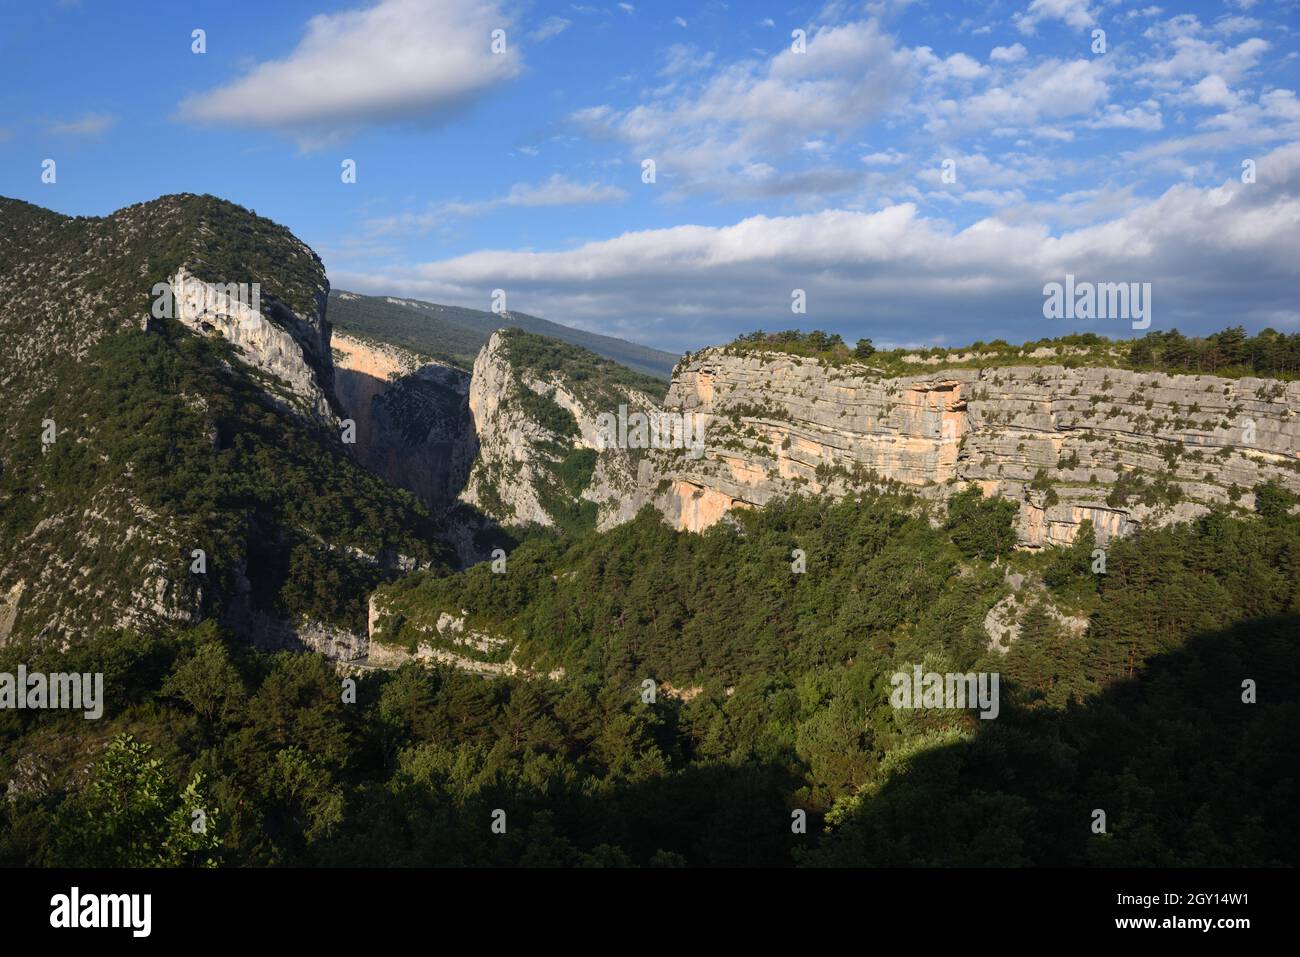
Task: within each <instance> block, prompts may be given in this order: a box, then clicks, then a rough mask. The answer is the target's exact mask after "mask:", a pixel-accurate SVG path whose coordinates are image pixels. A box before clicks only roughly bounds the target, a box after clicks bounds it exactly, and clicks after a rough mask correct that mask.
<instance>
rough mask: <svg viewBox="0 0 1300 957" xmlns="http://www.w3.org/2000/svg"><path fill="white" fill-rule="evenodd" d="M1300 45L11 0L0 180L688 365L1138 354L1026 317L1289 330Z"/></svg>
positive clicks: (1100, 8)
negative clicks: (648, 350)
mask: <svg viewBox="0 0 1300 957" xmlns="http://www.w3.org/2000/svg"><path fill="white" fill-rule="evenodd" d="M1297 27H1300V6H1298V4H1297V0H1284V2H1279V0H1257V2H1252V0H1237V2H1226V3H1225V2H1218V3H1210V2H1205V3H1177V4H1175V3H1171V2H1165V0H1156V2H1147V3H1143V2H1137V3H1130V2H1108V0H1094V2H1088V0H1020V2H992V3H986V2H978V3H940V2H928V3H927V2H888V0H881V2H871V3H848V2H844V3H840V2H833V0H832V2H830V3H810V4H801V3H789V2H785V3H775V2H773V3H767V2H761V0H758V2H743V3H742V2H735V0H733V2H730V3H717V2H706V3H688V2H680V3H679V2H662V0H660V2H653V3H651V2H639V3H637V2H632V3H591V4H574V3H559V2H532V3H527V2H520V3H508V2H487V0H382V2H371V3H359V2H356V0H344V2H328V0H312V2H298V0H277V2H276V3H265V2H258V3H242V2H233V0H225V2H220V3H191V4H178V3H173V2H165V3H164V2H158V3H154V2H146V0H134V2H131V3H119V2H110V0H80V2H71V0H65V2H55V0H49V2H46V0H21V2H20V0H0V194H3V195H6V196H13V197H17V198H20V199H25V200H28V201H31V202H34V203H38V204H40V205H43V206H47V207H50V208H53V209H56V210H58V211H60V212H64V213H69V214H90V215H101V214H105V213H108V212H111V211H113V210H115V209H117V208H120V207H122V206H125V205H128V204H130V203H134V202H139V201H141V200H145V199H150V198H153V197H155V196H158V195H160V194H163V193H170V192H181V191H188V192H210V193H214V194H217V195H220V196H224V197H226V198H229V199H232V200H234V201H236V202H239V203H242V204H244V205H246V206H250V207H252V208H254V209H256V210H257V211H258V212H259V213H261V214H262V215H265V216H269V217H271V218H273V219H275V220H277V221H279V222H282V223H284V224H285V225H287V226H288V227H289V228H291V229H292V230H293V231H294V232H295V233H296V234H297V235H298V236H299V237H301V238H302V239H303V240H304V241H306V242H307V243H309V244H310V245H311V246H312V247H313V248H314V249H316V251H317V252H318V253H319V254H320V255H321V257H322V258H323V259H324V261H325V264H326V267H327V269H328V272H329V275H330V279H331V282H332V283H333V285H334V286H335V287H336V288H348V289H354V290H357V291H362V292H370V293H391V294H398V295H406V296H416V297H420V298H426V299H431V300H434V301H439V302H451V303H455V304H458V305H466V306H474V307H478V308H487V307H488V305H489V303H490V301H491V295H492V290H494V289H504V290H505V291H506V294H507V305H508V306H509V308H511V309H516V310H520V311H524V312H531V313H534V314H537V315H542V316H545V317H546V318H549V319H553V320H555V321H558V322H565V323H568V324H572V325H578V326H582V327H584V328H587V329H590V330H593V331H597V332H604V333H608V334H612V335H620V336H624V337H626V338H630V339H634V340H637V341H641V342H644V343H647V344H649V345H654V346H658V347H661V348H665V349H669V350H672V351H679V350H684V349H691V348H697V347H699V346H702V345H705V344H709V343H712V342H718V341H725V340H727V339H730V338H731V337H733V336H734V335H735V334H736V333H738V332H742V331H748V330H752V329H754V328H759V327H761V328H765V329H769V330H770V329H778V328H789V327H795V326H799V327H803V328H813V327H820V328H825V329H830V330H833V331H837V332H840V333H841V334H842V335H844V336H845V338H846V339H849V340H850V341H852V340H854V339H856V338H857V337H859V336H870V337H872V338H873V339H874V340H875V341H876V342H877V344H878V345H885V346H892V345H917V344H922V345H926V344H954V345H955V344H962V343H967V342H970V341H973V340H975V339H990V338H994V337H998V336H1002V337H1005V338H1008V339H1011V340H1013V341H1015V340H1024V339H1032V338H1038V337H1041V336H1046V335H1057V334H1061V333H1065V332H1070V331H1088V330H1091V331H1096V332H1101V333H1103V334H1106V335H1112V336H1124V335H1131V334H1133V333H1132V331H1131V329H1130V324H1129V323H1128V322H1126V321H1123V320H1121V319H1097V320H1048V319H1045V318H1044V316H1043V312H1042V303H1043V292H1042V287H1043V285H1044V284H1045V283H1048V282H1053V281H1061V280H1062V279H1063V278H1064V276H1065V275H1066V274H1067V273H1070V274H1073V275H1075V276H1077V277H1078V278H1079V279H1080V280H1086V281H1094V282H1150V283H1152V287H1153V308H1152V319H1153V322H1152V328H1156V329H1166V328H1170V327H1172V326H1175V325H1176V326H1178V327H1179V328H1181V329H1183V330H1184V331H1199V332H1208V331H1212V330H1214V329H1218V328H1222V327H1223V326H1225V325H1228V324H1235V323H1241V324H1244V325H1246V326H1247V327H1249V328H1251V329H1259V328H1263V327H1264V326H1273V327H1274V328H1279V329H1284V330H1287V331H1298V330H1300V295H1298V294H1300V256H1297V250H1300V102H1298V101H1297V96H1296V92H1295V91H1296V90H1297V89H1300V55H1298V52H1300V43H1298V42H1297V36H1296V30H1297ZM196 28H201V29H203V30H204V31H205V32H206V44H207V49H206V52H204V53H202V54H196V53H194V52H193V51H192V43H193V41H192V31H193V30H195V29H196ZM494 30H503V31H504V37H505V47H504V52H493V50H492V48H491V47H492V33H493V31H494ZM795 30H802V31H804V42H803V44H802V50H798V49H796V46H797V40H796V38H794V37H792V31H795ZM1098 30H1101V31H1104V38H1101V39H1104V49H1103V48H1101V47H1100V46H1099V42H1098V39H1099V38H1098V37H1097V36H1096V34H1095V31H1098ZM47 158H53V159H55V160H56V162H57V164H58V166H57V182H55V183H53V184H45V183H42V182H41V162H42V160H44V159H47ZM347 159H351V160H354V161H355V163H356V168H357V181H356V182H355V183H349V184H345V183H343V182H342V181H341V177H340V169H341V163H342V162H343V161H344V160H347ZM646 159H653V160H654V162H655V181H654V182H653V183H646V182H643V175H642V172H643V161H644V160H646ZM1246 161H1250V162H1251V163H1253V164H1254V172H1255V175H1254V177H1253V179H1254V181H1253V182H1243V181H1242V180H1243V169H1242V164H1243V162H1246ZM945 164H947V169H948V170H949V171H950V173H951V174H955V175H949V176H946V177H945ZM1247 178H1249V177H1247ZM795 289H801V290H803V291H804V293H805V296H806V301H807V312H806V314H800V315H796V314H794V313H792V311H791V301H792V293H793V291H794V290H795Z"/></svg>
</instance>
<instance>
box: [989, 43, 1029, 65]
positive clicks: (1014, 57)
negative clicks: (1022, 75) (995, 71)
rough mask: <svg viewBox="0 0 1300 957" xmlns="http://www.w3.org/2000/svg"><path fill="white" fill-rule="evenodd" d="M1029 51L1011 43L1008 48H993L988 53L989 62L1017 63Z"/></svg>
mask: <svg viewBox="0 0 1300 957" xmlns="http://www.w3.org/2000/svg"><path fill="white" fill-rule="evenodd" d="M1028 52H1029V51H1028V50H1026V49H1025V48H1024V46H1022V45H1021V44H1019V43H1013V44H1011V46H1009V47H994V48H993V51H992V52H991V53H989V60H990V61H991V62H993V63H1017V62H1019V61H1020V60H1023V59H1024V58H1025V54H1026V53H1028Z"/></svg>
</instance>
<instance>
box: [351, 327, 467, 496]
mask: <svg viewBox="0 0 1300 957" xmlns="http://www.w3.org/2000/svg"><path fill="white" fill-rule="evenodd" d="M332 345H333V352H334V391H335V395H336V397H337V398H338V401H339V404H340V406H341V407H342V410H343V414H344V415H345V416H346V417H347V418H350V419H352V420H353V421H354V422H355V423H356V444H355V446H354V451H355V455H356V458H357V460H358V461H360V462H361V463H363V464H364V465H366V466H367V467H368V468H370V469H371V470H372V471H374V472H376V473H377V474H379V475H381V476H383V477H384V478H386V479H387V480H388V481H390V482H392V483H393V484H394V485H398V486H400V487H402V488H404V489H407V490H408V491H411V492H414V493H415V494H416V495H418V496H419V497H420V498H421V499H422V500H423V501H424V502H425V504H427V505H429V506H430V507H432V508H440V507H444V506H446V505H447V504H449V503H450V502H451V501H453V500H454V499H455V498H456V495H457V493H458V492H459V491H460V490H461V488H462V487H463V486H464V484H465V478H466V475H467V474H468V472H469V467H470V464H471V462H472V461H473V459H474V455H475V453H476V451H477V442H476V441H475V435H474V430H473V426H472V424H471V420H470V405H469V385H470V377H469V376H468V375H467V374H466V373H465V372H463V371H461V370H460V369H457V368H455V367H454V366H451V365H448V364H447V363H443V362H438V361H436V360H433V359H430V358H428V357H426V356H421V355H419V354H418V353H415V352H412V351H410V350H408V349H402V348H400V347H398V346H393V345H389V344H387V343H381V342H376V341H374V340H371V339H367V338H363V337H360V336H356V335H349V334H348V333H344V332H339V331H337V330H335V332H334V337H333V342H332Z"/></svg>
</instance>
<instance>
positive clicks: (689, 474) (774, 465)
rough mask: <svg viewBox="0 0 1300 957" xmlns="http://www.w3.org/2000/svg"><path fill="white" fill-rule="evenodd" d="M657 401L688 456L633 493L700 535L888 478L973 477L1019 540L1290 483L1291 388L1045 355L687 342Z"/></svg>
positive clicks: (1296, 446) (932, 485)
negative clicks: (998, 503)
mask: <svg viewBox="0 0 1300 957" xmlns="http://www.w3.org/2000/svg"><path fill="white" fill-rule="evenodd" d="M666 406H667V408H669V409H673V410H679V411H684V412H695V413H699V414H700V415H701V416H702V417H703V420H704V422H705V431H704V435H705V445H706V452H705V454H704V456H703V457H702V458H700V459H698V460H695V459H691V458H690V457H688V456H685V455H682V454H681V453H673V452H656V453H654V454H653V455H652V456H651V460H650V462H649V463H647V468H645V469H644V470H643V474H641V475H640V476H639V481H638V492H639V499H638V501H637V502H633V503H632V506H633V508H634V507H635V505H637V504H639V503H640V502H644V501H652V502H654V503H655V504H656V506H657V507H658V508H659V509H660V510H661V511H662V512H664V514H665V515H666V516H667V517H668V518H669V519H670V520H671V521H673V522H674V523H675V524H676V525H677V526H678V527H681V528H685V529H691V530H699V529H701V528H704V527H707V526H708V525H711V524H713V523H714V522H716V521H718V520H719V519H720V518H721V517H722V516H723V515H724V514H726V513H727V512H728V511H730V510H731V509H733V508H738V507H751V506H756V505H763V504H764V503H766V502H768V501H770V500H771V499H772V498H773V497H775V496H778V495H782V494H789V493H793V492H805V493H814V494H827V495H832V496H835V495H842V494H845V493H847V492H850V491H852V490H853V489H855V488H860V487H864V486H867V485H870V484H879V483H886V482H897V483H901V484H902V485H904V486H908V487H910V488H913V489H916V490H921V491H922V492H923V493H924V494H928V495H933V496H935V497H939V498H942V497H944V496H946V495H947V494H948V493H949V492H950V491H952V490H955V489H958V488H961V487H964V486H965V485H966V484H967V483H975V484H977V485H978V486H979V487H980V488H981V489H982V490H983V491H984V493H985V494H987V495H995V494H996V495H1002V496H1005V497H1007V498H1010V499H1012V500H1014V501H1016V502H1018V503H1019V504H1020V513H1019V519H1018V523H1017V531H1018V534H1019V538H1020V540H1021V542H1022V543H1023V544H1025V545H1028V546H1041V545H1046V544H1049V543H1065V542H1069V541H1071V540H1072V539H1073V537H1074V535H1075V533H1076V531H1077V529H1078V527H1079V525H1080V523H1082V522H1083V521H1084V520H1091V521H1092V522H1093V524H1094V525H1095V526H1096V528H1097V532H1098V535H1099V538H1100V539H1101V540H1103V541H1104V540H1105V539H1106V538H1107V537H1109V536H1111V535H1115V534H1124V533H1127V532H1128V531H1130V530H1132V529H1133V528H1134V527H1136V526H1138V525H1141V524H1143V523H1153V524H1160V523H1164V522H1167V521H1171V520H1175V519H1181V518H1188V517H1192V516H1195V515H1197V514H1201V513H1203V512H1204V511H1205V510H1206V509H1207V508H1208V506H1210V505H1212V504H1216V503H1218V504H1224V503H1232V502H1234V501H1235V502H1236V503H1237V504H1240V505H1243V506H1246V507H1249V505H1250V504H1251V498H1252V496H1251V494H1250V492H1249V491H1248V490H1249V489H1251V488H1252V487H1253V486H1255V485H1256V484H1258V483H1260V482H1263V481H1266V480H1268V479H1276V480H1277V481H1279V482H1281V483H1282V484H1284V485H1285V486H1286V487H1288V488H1290V489H1293V490H1296V491H1300V415H1297V412H1298V411H1300V382H1290V383H1281V382H1274V381H1271V380H1264V379H1253V378H1242V379H1224V378H1216V377H1214V376H1202V375H1166V374H1163V373H1154V372H1130V371H1122V370H1116V369H1103V368H1073V369H1071V368H1066V367H1064V366H1060V365H1042V366H1033V365H1026V366H1014V367H1004V368H985V369H969V368H966V369H950V370H947V371H927V372H924V373H921V374H918V375H912V376H903V377H897V378H881V377H879V376H876V375H874V374H872V373H871V372H870V370H868V369H867V368H866V367H863V366H855V365H853V364H846V365H838V366H836V365H829V364H822V363H819V362H818V361H816V360H813V359H805V358H802V357H798V356H791V355H788V354H785V353H757V354H753V353H751V354H732V353H729V352H728V351H726V350H723V349H710V350H706V351H704V352H701V353H698V354H696V355H695V356H693V357H691V358H690V359H689V360H688V361H686V362H684V363H683V364H682V365H681V366H679V368H678V370H677V374H676V376H675V377H674V381H673V385H672V388H671V389H670V390H669V393H668V397H667V399H666Z"/></svg>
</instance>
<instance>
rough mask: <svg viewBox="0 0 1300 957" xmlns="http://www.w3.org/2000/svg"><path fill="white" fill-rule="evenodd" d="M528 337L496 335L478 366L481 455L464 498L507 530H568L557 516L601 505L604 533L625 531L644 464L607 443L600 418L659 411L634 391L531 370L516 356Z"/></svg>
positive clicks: (476, 414) (474, 403) (473, 387)
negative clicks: (623, 410) (621, 410)
mask: <svg viewBox="0 0 1300 957" xmlns="http://www.w3.org/2000/svg"><path fill="white" fill-rule="evenodd" d="M524 335H526V334H524V333H519V332H517V331H511V332H507V331H498V332H496V333H493V335H492V337H491V338H490V339H489V340H488V343H487V345H485V346H484V347H483V349H482V351H480V352H479V354H478V358H477V359H476V360H475V361H474V370H473V373H472V375H471V378H470V387H469V410H470V415H471V417H472V419H473V425H474V432H475V435H476V438H477V445H478V458H477V459H476V461H475V462H474V465H473V468H472V470H471V472H470V475H469V481H468V483H467V484H466V487H465V491H464V493H463V494H462V496H461V498H462V500H463V501H465V502H466V503H468V504H470V505H473V506H475V507H477V508H479V509H481V510H482V511H483V512H485V513H486V514H488V515H490V516H492V517H493V518H494V519H496V520H497V521H500V522H502V523H503V524H512V525H526V524H530V523H533V524H537V525H543V526H552V525H557V524H562V522H563V519H562V517H561V515H560V514H559V513H560V512H561V511H566V510H567V509H566V506H570V505H573V504H575V502H579V503H580V502H590V503H592V504H593V505H594V506H595V511H596V519H595V521H596V525H597V527H601V528H605V527H609V526H610V525H614V524H618V522H619V521H622V520H625V519H626V518H628V517H630V514H628V513H627V512H626V506H627V504H628V503H629V502H631V501H633V500H634V499H635V498H636V497H637V491H636V490H637V475H638V471H637V461H638V457H637V455H636V454H635V452H634V450H629V449H624V448H620V447H617V446H616V445H609V444H607V443H602V441H601V438H600V435H599V432H598V428H597V418H598V417H599V416H600V415H601V414H602V413H610V414H612V413H614V412H615V411H617V409H618V406H619V405H620V404H622V405H624V406H626V407H628V408H631V409H633V410H644V411H652V410H654V409H655V408H656V405H655V402H654V400H653V399H652V398H651V397H650V396H649V395H647V394H646V393H645V392H643V391H641V390H639V389H636V388H630V387H618V386H616V385H612V384H610V383H607V382H599V381H596V380H592V379H584V380H582V381H578V380H575V379H574V378H571V377H566V376H565V375H564V374H562V373H561V372H557V371H554V370H549V371H548V370H538V369H533V368H530V367H529V366H528V364H527V363H526V362H521V361H517V360H516V357H515V356H514V355H513V354H512V351H511V342H517V341H519V337H522V336H524ZM566 348H573V347H566ZM592 358H593V359H594V358H595V357H594V356H592ZM601 361H604V360H601ZM584 451H585V452H587V453H590V454H589V455H586V456H584V455H581V454H580V453H582V452H584Z"/></svg>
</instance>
